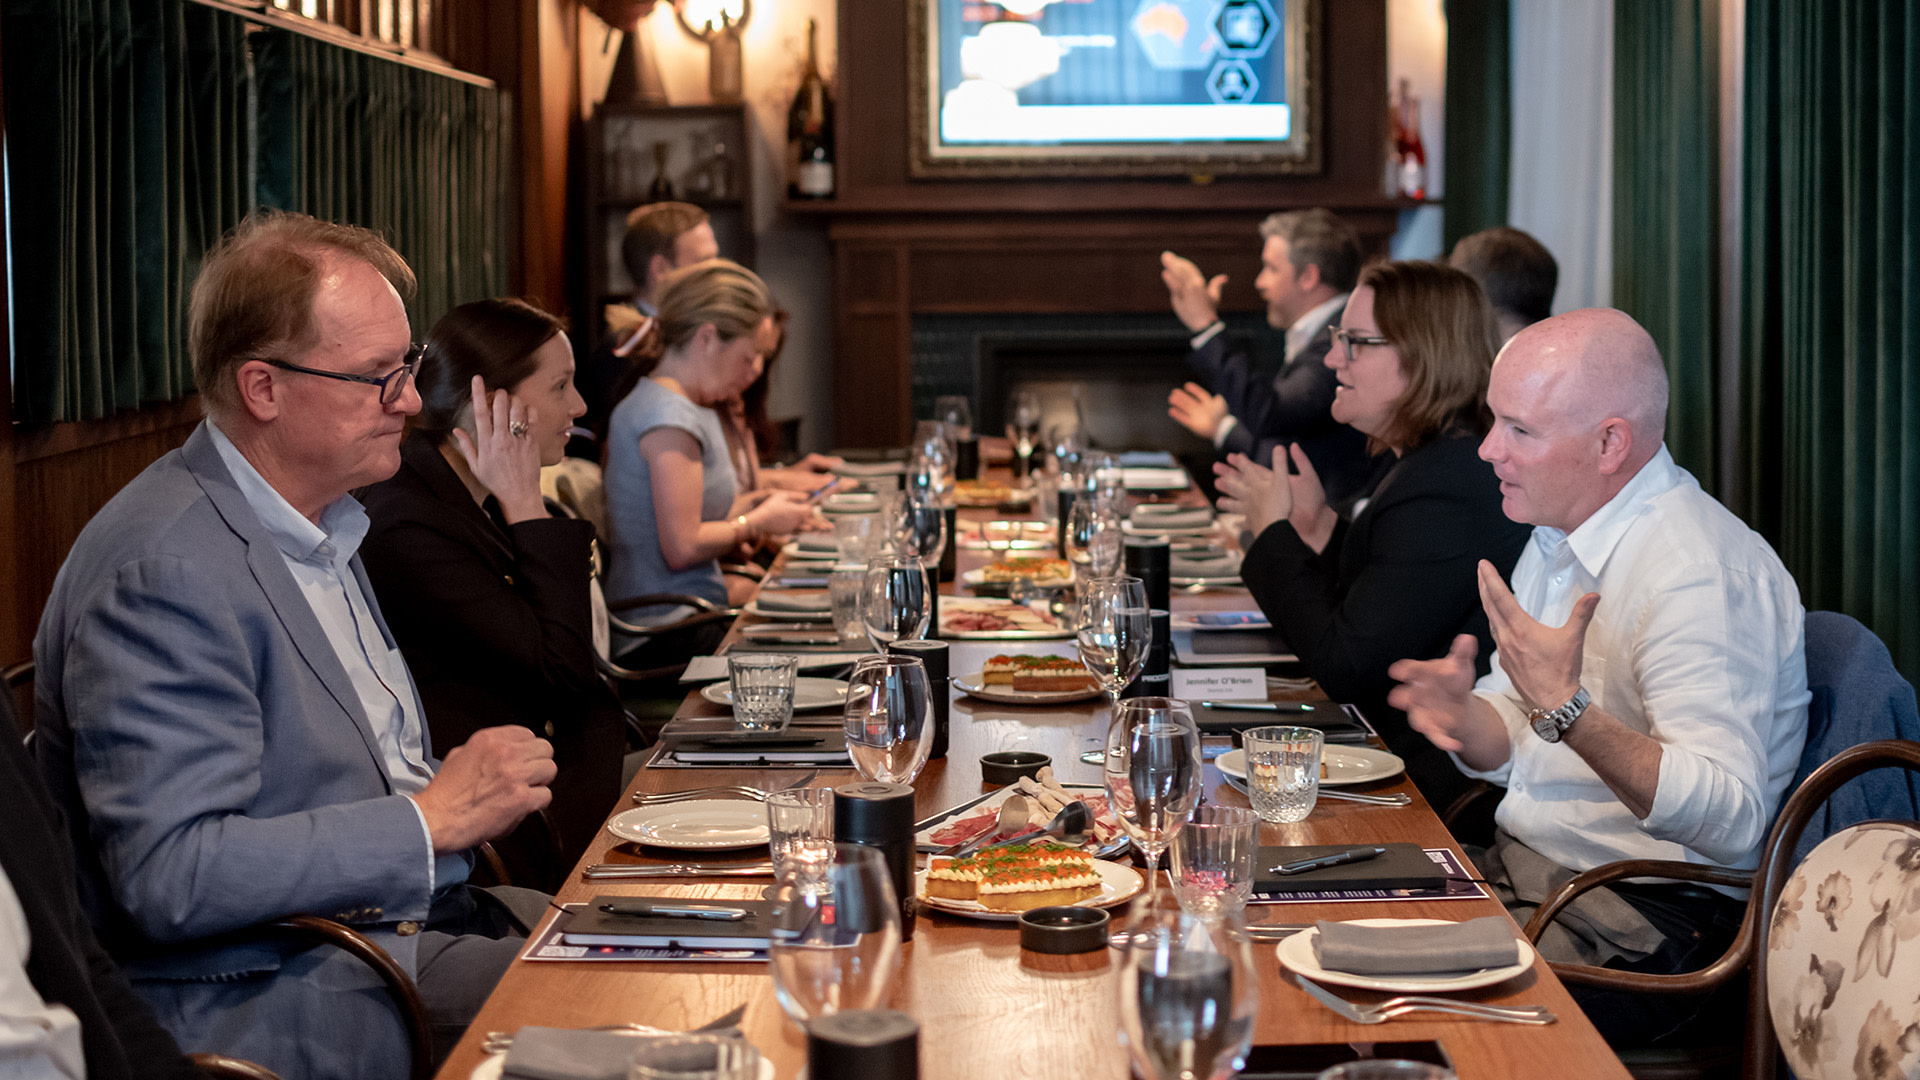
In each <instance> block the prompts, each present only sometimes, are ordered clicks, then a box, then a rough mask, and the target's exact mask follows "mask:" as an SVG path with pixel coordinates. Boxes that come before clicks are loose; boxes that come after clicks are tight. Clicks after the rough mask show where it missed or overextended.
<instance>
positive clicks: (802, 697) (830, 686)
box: [700, 675, 847, 712]
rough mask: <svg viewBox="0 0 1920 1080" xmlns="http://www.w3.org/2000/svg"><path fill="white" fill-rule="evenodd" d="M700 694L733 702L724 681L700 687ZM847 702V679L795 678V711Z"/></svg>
mask: <svg viewBox="0 0 1920 1080" xmlns="http://www.w3.org/2000/svg"><path fill="white" fill-rule="evenodd" d="M700 696H701V697H703V698H706V699H707V700H708V701H711V702H713V703H714V704H715V705H727V706H731V705H732V704H733V687H732V686H731V685H729V684H727V683H724V682H717V683H708V684H707V685H705V686H703V687H701V688H700ZM846 703H847V680H845V679H816V678H814V677H812V676H810V675H803V676H801V677H799V678H797V679H795V680H793V711H794V712H811V711H813V710H814V709H838V708H840V707H842V706H844V705H845V704H846Z"/></svg>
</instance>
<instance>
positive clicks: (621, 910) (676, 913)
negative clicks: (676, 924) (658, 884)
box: [600, 904, 747, 922]
mask: <svg viewBox="0 0 1920 1080" xmlns="http://www.w3.org/2000/svg"><path fill="white" fill-rule="evenodd" d="M600 910H601V911H604V912H606V913H607V914H609V915H638V916H640V917H641V918H656V919H707V920H710V921H713V922H739V921H740V920H741V919H744V918H746V917H747V913H746V912H744V911H742V910H740V909H739V908H728V907H698V906H695V905H691V904H687V905H675V906H667V905H662V904H647V905H644V906H636V905H633V904H601V905H600Z"/></svg>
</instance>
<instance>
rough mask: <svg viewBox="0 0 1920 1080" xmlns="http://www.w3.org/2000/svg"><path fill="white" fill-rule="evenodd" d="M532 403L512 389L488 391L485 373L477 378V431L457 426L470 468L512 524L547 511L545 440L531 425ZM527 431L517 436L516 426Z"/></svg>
mask: <svg viewBox="0 0 1920 1080" xmlns="http://www.w3.org/2000/svg"><path fill="white" fill-rule="evenodd" d="M534 419H535V413H534V410H533V408H532V407H531V406H529V405H527V404H526V403H525V402H523V401H521V400H520V399H519V398H516V397H514V396H513V395H512V394H509V393H507V392H506V391H505V390H495V391H493V392H492V393H488V391H487V387H486V383H484V382H483V381H481V378H480V376H478V375H475V376H474V377H473V434H472V435H469V434H468V433H467V431H466V430H465V429H464V428H454V429H453V445H454V446H455V448H457V449H458V450H459V451H460V456H461V457H463V458H465V459H466V460H467V468H468V470H470V471H471V472H472V473H473V478H474V479H475V480H478V481H479V482H480V484H481V486H483V487H485V488H486V489H487V490H488V491H490V492H492V493H493V497H494V498H495V499H496V500H498V501H499V503H500V515H501V516H502V517H504V518H506V519H507V524H509V525H512V524H514V523H515V522H520V521H527V520H530V519H533V518H542V517H546V516H547V506H546V503H545V502H544V501H542V499H541V498H540V443H539V440H537V439H535V438H534V437H533V434H532V431H531V428H532V427H533V422H534ZM516 424H518V425H520V431H521V432H522V434H520V435H515V434H514V433H513V432H514V425H516Z"/></svg>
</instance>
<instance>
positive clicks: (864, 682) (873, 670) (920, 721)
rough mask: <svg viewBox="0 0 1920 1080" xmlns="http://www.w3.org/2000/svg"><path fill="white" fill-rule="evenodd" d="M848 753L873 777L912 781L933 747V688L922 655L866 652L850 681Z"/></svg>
mask: <svg viewBox="0 0 1920 1080" xmlns="http://www.w3.org/2000/svg"><path fill="white" fill-rule="evenodd" d="M842 717H843V719H844V722H845V725H846V731H847V756H848V757H851V758H852V759H853V768H854V771H855V772H858V773H859V774H860V775H861V776H864V777H866V778H867V779H868V780H878V781H882V782H884V783H888V784H911V783H913V779H914V777H916V776H919V775H920V770H921V769H924V768H926V765H927V754H928V752H929V751H931V750H932V749H933V739H932V735H933V692H932V689H931V687H930V686H929V684H928V682H927V665H926V664H924V663H922V662H921V660H920V658H919V657H917V656H896V655H893V654H891V653H884V652H883V653H881V654H879V655H878V656H863V657H861V658H860V660H859V662H858V663H856V664H854V665H853V675H852V676H851V677H850V678H848V680H847V705H846V711H845V712H844V713H842Z"/></svg>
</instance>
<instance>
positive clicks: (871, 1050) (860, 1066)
mask: <svg viewBox="0 0 1920 1080" xmlns="http://www.w3.org/2000/svg"><path fill="white" fill-rule="evenodd" d="M807 1075H808V1076H809V1077H812V1080H918V1078H919V1076H920V1025H919V1024H918V1023H917V1022H916V1021H915V1020H914V1019H913V1017H911V1016H908V1015H907V1014H906V1013H903V1012H895V1011H894V1010H892V1009H845V1010H842V1011H840V1012H836V1013H828V1014H827V1015H825V1016H820V1017H815V1018H814V1019H812V1020H809V1021H807Z"/></svg>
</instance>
